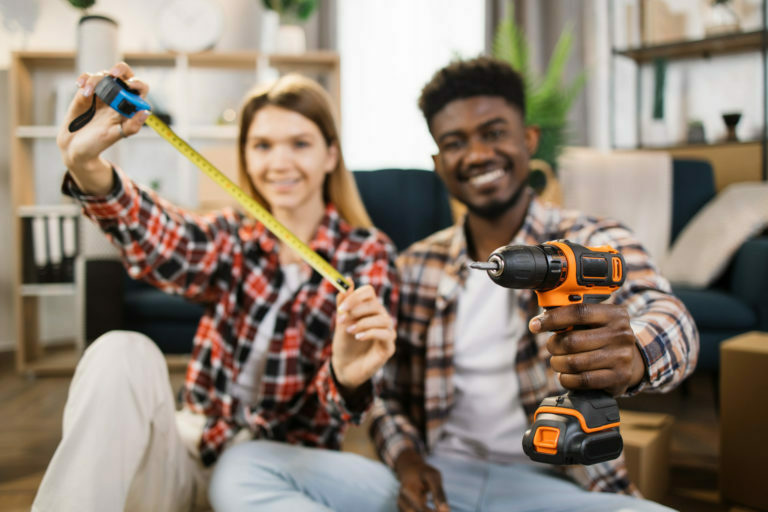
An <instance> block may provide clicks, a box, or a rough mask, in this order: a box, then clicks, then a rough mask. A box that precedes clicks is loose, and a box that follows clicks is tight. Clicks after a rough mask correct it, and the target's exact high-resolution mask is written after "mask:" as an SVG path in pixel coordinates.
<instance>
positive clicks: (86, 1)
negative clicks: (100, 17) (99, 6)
mask: <svg viewBox="0 0 768 512" xmlns="http://www.w3.org/2000/svg"><path fill="white" fill-rule="evenodd" d="M69 3H70V4H72V5H73V6H75V7H77V8H78V9H87V8H89V7H92V6H93V4H95V3H96V0H69Z"/></svg>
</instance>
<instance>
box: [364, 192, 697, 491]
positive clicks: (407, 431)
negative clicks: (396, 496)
mask: <svg viewBox="0 0 768 512" xmlns="http://www.w3.org/2000/svg"><path fill="white" fill-rule="evenodd" d="M555 239H568V240H571V241H573V242H575V243H578V244H582V245H587V246H601V245H611V246H613V247H614V248H616V249H618V250H619V251H620V252H621V253H622V254H623V256H624V258H625V260H626V263H627V275H626V282H625V283H624V285H623V286H622V287H621V288H620V289H619V290H618V291H617V292H616V293H614V294H613V295H612V297H611V299H610V301H611V302H614V303H616V304H622V305H624V306H625V307H626V308H627V310H628V312H629V314H630V317H631V325H632V328H633V330H634V331H635V334H636V336H637V340H638V347H639V348H640V352H641V354H642V356H643V358H644V360H645V363H646V367H647V370H646V374H645V377H644V379H643V381H642V382H641V384H639V385H638V386H637V387H636V388H634V389H632V390H630V394H633V393H636V392H639V391H641V390H648V391H660V392H663V391H667V390H669V389H672V388H673V387H674V386H675V385H676V384H677V383H679V382H680V381H681V380H683V379H684V378H685V377H686V376H687V375H689V374H690V373H691V372H692V371H693V368H694V367H695V365H696V359H697V357H698V348H699V340H698V332H697V330H696V327H695V325H694V323H693V319H692V318H691V316H690V315H689V313H688V311H687V310H686V309H685V307H684V306H683V304H682V303H681V302H680V301H679V300H678V299H677V298H675V297H674V296H672V295H670V286H669V283H668V282H667V281H666V280H665V279H664V278H663V277H661V276H660V275H659V274H658V272H657V270H656V268H655V267H654V265H653V263H652V262H651V260H650V259H649V256H648V254H647V253H646V251H645V250H644V249H643V247H642V246H641V245H640V243H639V242H638V241H637V240H636V239H634V238H633V237H632V235H631V233H630V232H629V231H628V230H627V229H626V228H624V227H623V226H621V225H620V224H618V223H616V222H613V221H609V220H602V219H595V218H590V217H587V216H584V215H581V214H578V213H576V212H569V211H563V210H560V209H557V208H552V207H548V206H544V205H542V204H541V203H539V202H538V201H536V200H535V199H534V200H533V201H532V202H531V204H530V206H529V208H528V213H527V216H526V218H525V221H524V223H523V226H522V228H521V229H520V231H519V232H518V233H517V235H516V236H515V237H514V240H512V241H511V243H513V244H531V245H533V244H539V243H542V242H546V241H549V240H555ZM467 263H469V258H468V256H467V248H466V240H465V234H464V229H463V223H459V224H457V225H455V226H453V227H450V228H447V229H445V230H443V231H440V232H438V233H436V234H434V235H432V236H431V237H429V238H427V239H426V240H423V241H421V242H418V243H416V244H414V245H413V246H411V247H410V248H409V249H408V250H406V251H405V252H404V253H403V254H402V255H401V256H400V258H399V259H398V270H399V273H400V294H401V295H400V315H399V318H398V340H397V350H396V352H395V356H394V357H393V358H392V359H391V360H390V361H389V363H388V364H387V365H386V366H385V370H384V379H383V389H382V392H381V399H379V400H377V401H376V405H375V407H374V411H373V415H374V421H373V424H372V428H371V434H372V437H373V439H374V442H375V444H376V447H377V450H378V451H379V455H380V457H381V458H382V459H383V460H384V461H385V462H386V463H387V464H388V465H390V466H393V465H394V461H395V460H396V459H397V456H398V455H399V454H400V453H401V452H402V450H404V449H406V448H414V449H416V450H419V451H421V452H422V453H425V452H429V451H431V449H432V447H434V445H435V442H436V441H437V440H438V439H439V437H440V434H441V430H442V426H443V424H444V423H445V421H446V419H447V418H448V416H449V415H450V413H451V407H452V405H453V403H454V389H453V382H452V375H453V359H452V355H453V350H454V321H455V317H456V306H457V302H458V298H459V295H460V293H461V289H462V286H463V283H464V281H465V279H466V276H467V273H468V272H469V269H468V268H467V267H466V264H467ZM516 297H518V307H517V308H516V309H515V310H514V312H513V314H518V315H521V316H522V317H523V321H524V322H525V324H526V325H527V323H528V320H529V319H530V318H531V317H533V316H535V315H536V314H538V313H539V311H540V310H539V307H538V302H537V299H536V295H535V294H534V292H533V291H532V290H519V293H517V295H516ZM549 336H550V334H549V333H544V334H539V335H536V336H534V335H533V334H531V333H530V332H529V331H527V330H526V334H525V335H523V336H522V338H521V339H520V340H518V348H517V358H516V363H515V364H516V368H517V376H518V379H519V383H520V400H521V402H522V405H523V408H524V410H525V412H526V414H527V415H528V421H529V422H532V421H533V413H534V412H535V410H536V408H537V407H538V405H539V403H540V401H541V400H542V399H543V398H545V397H547V396H551V395H556V394H560V393H562V392H563V388H562V387H561V386H560V384H559V381H558V380H557V378H556V377H557V376H556V374H555V373H554V372H553V371H552V370H551V369H550V367H549V362H548V360H549V353H548V351H547V349H546V341H547V339H548V338H549ZM563 470H564V471H565V472H566V473H567V474H568V475H569V476H570V477H571V478H573V479H574V480H576V481H577V482H578V483H579V484H581V485H582V486H583V487H585V488H586V489H590V490H597V491H610V492H624V493H629V494H638V493H637V489H636V488H635V486H634V485H632V484H631V483H630V482H629V480H628V478H627V472H626V468H625V466H624V461H623V458H619V459H617V460H614V461H610V462H606V463H602V464H595V465H592V466H568V467H564V468H563Z"/></svg>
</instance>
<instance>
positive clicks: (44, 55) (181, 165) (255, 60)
mask: <svg viewBox="0 0 768 512" xmlns="http://www.w3.org/2000/svg"><path fill="white" fill-rule="evenodd" d="M123 58H124V59H125V61H126V62H128V63H129V64H130V65H132V66H136V67H143V68H149V70H150V71H152V72H154V71H162V72H163V73H162V75H163V76H162V80H165V81H166V83H165V85H166V86H167V88H168V97H169V98H170V99H169V100H167V101H168V105H166V106H165V107H166V109H167V110H168V111H170V112H174V113H175V114H176V115H175V116H174V124H173V125H172V126H171V128H172V129H173V130H174V131H175V132H177V133H178V135H179V136H180V137H182V138H184V139H189V140H194V142H195V143H200V144H201V146H203V147H204V148H205V150H206V156H207V157H208V158H212V161H214V162H218V161H219V160H216V159H213V157H212V156H210V155H218V154H219V153H216V152H217V151H220V154H221V155H225V156H221V161H223V162H227V163H228V162H230V161H231V160H233V159H234V158H235V156H236V151H235V147H236V141H237V133H238V126H234V125H214V124H204V123H205V121H203V123H200V124H195V123H193V122H192V119H193V117H192V116H190V115H184V114H185V112H183V107H185V106H186V105H187V104H188V103H189V102H190V101H191V100H192V99H193V98H194V99H195V100H196V101H199V99H198V97H199V96H200V95H201V94H202V97H203V98H206V97H214V96H217V90H216V89H215V88H212V86H211V85H205V84H206V83H207V79H208V78H209V77H208V76H207V75H210V74H212V75H214V76H213V78H214V79H218V78H219V77H221V79H226V78H227V77H228V76H232V75H236V76H237V79H244V80H248V78H249V77H250V78H252V80H253V81H255V80H256V77H257V75H258V72H259V71H260V70H261V69H263V68H264V67H265V66H267V65H270V66H272V67H274V68H277V69H278V70H279V74H285V73H288V72H298V73H305V74H307V75H308V76H310V77H312V78H316V79H317V80H319V81H320V83H321V84H323V85H324V86H325V87H326V88H327V90H328V92H329V94H330V96H331V98H332V99H333V100H334V101H335V104H336V106H337V107H338V106H339V104H340V101H341V98H340V83H341V81H340V72H341V69H340V65H339V57H338V55H337V54H336V53H334V52H330V51H311V52H307V53H303V54H298V55H283V54H270V55H266V54H263V53H260V52H257V51H253V50H243V51H223V52H219V51H211V52H200V53H192V54H177V53H173V52H141V51H135V52H124V53H123ZM75 69H76V59H75V52H73V51H16V52H13V54H12V57H11V66H10V73H9V89H10V93H11V94H10V96H11V100H10V102H9V106H10V108H9V116H8V117H9V133H10V190H11V194H10V200H11V206H10V207H11V211H12V212H14V216H15V218H16V219H17V221H16V222H13V236H12V237H11V239H10V240H8V241H7V243H9V244H10V245H12V246H13V247H14V248H15V249H14V250H15V251H16V256H17V257H16V258H15V262H14V266H15V275H14V278H13V300H14V305H15V316H14V324H15V331H16V367H17V369H18V371H19V372H25V373H29V374H33V375H61V374H69V375H71V374H72V372H73V371H74V368H75V366H76V364H77V361H78V359H79V355H80V351H79V350H78V349H76V348H74V347H73V348H72V349H71V350H69V351H63V352H62V351H61V350H53V349H52V348H51V347H47V346H46V347H44V346H42V343H41V341H42V340H41V336H40V332H39V326H38V324H39V322H38V320H39V317H40V314H42V313H43V312H44V310H45V307H46V300H45V299H44V297H48V296H62V297H65V298H66V300H70V299H71V301H72V302H73V305H74V306H75V308H76V310H77V311H78V313H76V315H74V317H73V318H72V321H73V322H76V323H77V324H78V325H75V326H74V327H75V330H76V331H77V335H76V338H77V339H76V342H77V343H78V344H79V347H80V348H82V346H83V345H84V337H85V328H84V325H79V324H80V323H82V320H81V319H84V318H85V311H84V304H85V301H84V297H83V295H84V293H85V286H84V284H85V273H84V271H83V272H79V273H78V272H76V276H77V279H78V280H77V281H76V283H75V284H25V283H23V282H22V278H23V275H24V274H23V268H22V262H23V261H24V259H23V255H22V250H23V249H22V248H23V247H24V238H23V236H24V233H23V229H22V228H23V222H21V221H20V220H19V217H20V216H29V215H32V216H34V215H37V214H38V210H37V209H36V208H37V207H35V206H33V205H37V204H38V201H37V198H36V197H35V190H36V188H37V187H36V182H35V180H36V172H35V169H36V167H35V166H36V164H37V165H47V163H46V162H48V161H60V160H59V158H60V157H58V150H57V148H55V144H54V142H55V139H56V136H57V134H58V131H59V126H54V125H52V124H50V123H51V122H52V120H53V118H55V116H50V115H49V116H47V117H46V114H50V112H49V110H51V109H50V108H46V109H42V108H41V107H40V105H39V102H40V99H41V98H43V99H46V101H47V98H49V97H51V95H52V94H55V93H56V92H58V83H59V82H61V84H62V87H63V85H66V84H65V82H66V80H70V79H71V80H72V82H70V83H72V89H73V91H74V77H75ZM211 71H213V73H211ZM228 74H229V75H228ZM199 75H206V76H205V79H206V80H200V82H201V85H200V89H199V90H198V89H197V84H196V83H195V82H196V78H197V77H198V76H199ZM242 75H246V76H242ZM158 80H160V78H158ZM190 84H195V85H194V86H195V88H196V90H195V91H194V94H193V93H192V92H191V91H190V89H191V88H192V86H191V85H190ZM203 87H207V90H202V88H203ZM243 92H245V91H243ZM206 94H207V95H208V96H206ZM206 119H207V118H206ZM137 139H139V140H137ZM149 140H152V141H159V142H157V144H158V145H159V144H160V143H161V142H162V139H161V138H160V137H159V136H158V135H157V134H156V133H155V131H154V130H152V129H151V128H144V129H142V130H140V131H139V133H137V134H135V135H133V136H131V137H130V138H129V139H128V140H127V141H124V142H125V143H126V144H127V145H129V146H130V147H131V150H132V149H133V148H138V147H139V146H142V148H141V149H142V150H144V149H146V147H147V146H148V145H149V144H150V142H149ZM131 145H133V146H131ZM167 150H168V151H173V149H172V148H168V149H167ZM129 151H130V150H129ZM171 163H172V165H175V170H176V171H177V176H178V177H179V184H178V188H179V190H181V192H180V194H182V195H185V197H186V195H188V196H189V197H186V199H188V200H192V199H194V196H197V201H199V202H200V203H203V204H207V201H209V200H211V197H213V198H214V200H215V199H216V194H215V193H210V190H207V189H210V188H212V187H216V186H215V185H213V184H212V183H211V184H208V185H205V182H204V181H203V185H198V182H197V180H195V179H193V178H194V177H195V175H193V173H192V172H190V171H191V170H190V166H189V163H188V162H187V161H186V159H185V158H184V157H183V156H182V155H176V156H175V157H174V160H173V161H172V162H171ZM162 165H166V164H165V163H163V164H162ZM220 165H221V167H224V165H222V164H220ZM227 165H229V164H227ZM150 167H151V166H150ZM230 167H231V168H233V169H236V165H231V166H230ZM148 172H152V173H155V174H157V173H161V172H165V169H160V168H159V167H158V166H156V167H155V168H149V169H148ZM204 179H205V178H204ZM56 185H57V186H58V183H57V184H56ZM216 191H218V187H216V190H215V192H216ZM225 195H226V194H225ZM57 202H58V201H57ZM27 206H29V208H26V207H27ZM58 207H59V206H57V208H58ZM25 208H26V209H25ZM77 215H79V207H77ZM81 261H82V260H81ZM126 327H127V328H129V329H130V328H131V326H126ZM166 359H167V361H168V365H169V368H170V369H171V370H172V371H175V370H182V371H183V370H184V369H185V368H186V365H187V362H188V361H189V356H188V355H178V356H177V355H169V356H168V357H167V358H166Z"/></svg>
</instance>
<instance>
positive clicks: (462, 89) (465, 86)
mask: <svg viewBox="0 0 768 512" xmlns="http://www.w3.org/2000/svg"><path fill="white" fill-rule="evenodd" d="M473 96H499V97H501V98H504V99H505V100H506V101H507V102H508V103H509V104H510V105H512V106H515V107H517V108H519V109H520V113H521V114H522V116H523V119H525V87H524V86H523V78H522V77H521V76H520V73H518V72H517V71H515V70H514V69H513V68H512V66H510V65H509V64H507V63H506V62H504V61H501V60H498V59H494V58H491V57H476V58H474V59H470V60H456V61H453V62H451V63H450V64H448V65H447V66H446V67H444V68H442V69H440V70H438V71H437V72H436V73H435V74H434V75H432V79H431V80H430V81H429V82H427V84H426V85H425V86H424V88H423V89H422V90H421V96H420V97H419V109H421V113H422V114H424V119H426V121H427V125H428V126H429V127H430V128H431V126H432V118H433V117H434V116H435V114H437V113H438V112H440V111H441V110H442V109H443V107H445V106H446V105H447V104H448V103H450V102H452V101H454V100H459V99H464V98H471V97H473Z"/></svg>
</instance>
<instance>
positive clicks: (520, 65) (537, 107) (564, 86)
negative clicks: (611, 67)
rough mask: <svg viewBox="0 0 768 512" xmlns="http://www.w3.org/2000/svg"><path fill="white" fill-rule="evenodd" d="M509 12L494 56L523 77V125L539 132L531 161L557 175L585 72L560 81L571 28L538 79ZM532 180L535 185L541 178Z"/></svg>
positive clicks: (502, 26)
mask: <svg viewBox="0 0 768 512" xmlns="http://www.w3.org/2000/svg"><path fill="white" fill-rule="evenodd" d="M508 11H509V15H508V16H507V18H506V19H504V20H502V21H501V23H500V24H499V26H498V28H497V30H496V34H495V37H494V42H493V54H494V57H496V58H498V59H501V60H504V61H506V62H508V63H509V64H510V65H511V66H512V67H513V68H515V69H516V70H517V71H518V72H519V73H520V75H521V76H522V78H523V82H524V85H525V111H526V112H525V122H526V124H528V125H529V126H538V127H539V129H540V130H541V136H540V139H539V147H538V149H537V150H536V153H535V154H534V155H533V158H534V159H540V160H543V161H544V162H546V163H547V164H548V165H549V166H550V167H551V168H552V169H553V170H554V171H555V172H556V171H557V158H558V157H559V156H560V154H561V153H562V151H563V147H564V146H565V143H566V141H567V136H568V130H567V121H568V112H569V110H570V109H571V106H572V105H573V102H574V100H575V99H576V97H577V96H578V95H579V92H581V89H582V87H583V86H584V81H585V75H584V73H580V74H579V75H578V76H577V77H576V78H575V79H574V80H573V81H571V83H566V82H565V80H564V78H563V74H564V71H565V66H566V64H567V62H568V58H569V57H570V54H571V47H572V46H573V31H572V28H571V27H570V26H567V27H566V28H565V30H563V32H562V34H560V38H559V39H558V41H557V44H556V45H555V49H554V50H553V52H552V55H551V56H550V59H549V64H548V65H547V69H546V72H545V73H544V76H538V74H537V73H535V72H534V71H533V70H532V69H531V66H530V52H529V47H528V41H527V40H526V37H525V34H524V33H523V31H522V30H521V29H519V28H518V27H517V25H516V24H515V20H514V9H513V7H512V4H511V3H510V4H509V9H508ZM532 178H534V179H535V180H537V181H538V182H540V181H541V179H542V177H541V176H535V177H532ZM544 179H546V178H544ZM540 186H541V185H539V187H540ZM537 188H538V187H537Z"/></svg>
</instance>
